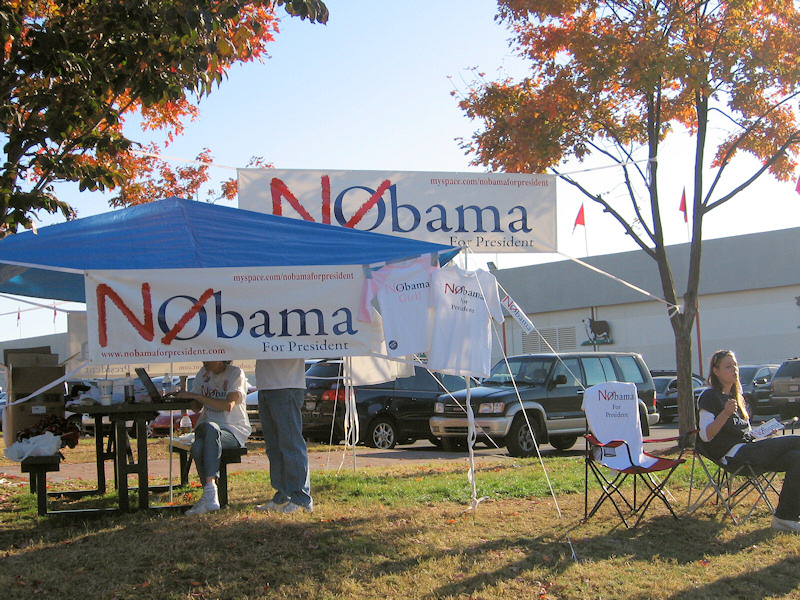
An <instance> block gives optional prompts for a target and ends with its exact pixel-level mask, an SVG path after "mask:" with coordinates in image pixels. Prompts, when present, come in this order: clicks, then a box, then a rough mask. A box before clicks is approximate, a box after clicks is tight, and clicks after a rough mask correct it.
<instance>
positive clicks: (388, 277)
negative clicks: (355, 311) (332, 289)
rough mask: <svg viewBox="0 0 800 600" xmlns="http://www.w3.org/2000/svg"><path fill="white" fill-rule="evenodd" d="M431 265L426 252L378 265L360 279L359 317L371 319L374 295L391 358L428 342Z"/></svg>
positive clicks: (420, 349) (424, 348)
mask: <svg viewBox="0 0 800 600" xmlns="http://www.w3.org/2000/svg"><path fill="white" fill-rule="evenodd" d="M434 270H436V267H434V266H432V265H431V258H430V256H429V255H426V256H421V257H420V258H418V259H417V260H415V261H413V262H411V263H408V264H392V265H386V266H385V267H381V268H380V269H378V270H377V271H374V272H373V273H372V276H371V277H370V278H368V279H366V280H365V281H364V293H363V295H362V302H361V311H360V312H359V316H358V318H359V320H360V321H364V322H371V321H372V317H371V315H370V311H369V308H370V303H371V302H372V300H373V298H377V299H378V306H379V307H380V314H381V317H382V318H383V335H384V338H385V339H386V352H387V354H388V355H389V356H391V357H392V358H397V357H400V356H406V355H408V354H415V353H419V352H426V351H427V350H428V345H429V343H430V331H431V323H432V321H433V318H432V310H431V307H430V306H431V304H430V289H431V273H432V272H433V271H434Z"/></svg>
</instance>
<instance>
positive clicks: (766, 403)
mask: <svg viewBox="0 0 800 600" xmlns="http://www.w3.org/2000/svg"><path fill="white" fill-rule="evenodd" d="M778 367H780V365H739V381H740V382H741V384H742V395H743V396H744V399H745V402H747V405H748V406H749V407H750V409H749V411H750V414H751V415H752V416H763V415H776V414H779V413H780V410H779V409H778V408H777V407H776V406H775V405H774V404H773V402H772V400H771V398H770V393H771V383H772V377H773V376H774V375H775V373H777V372H778Z"/></svg>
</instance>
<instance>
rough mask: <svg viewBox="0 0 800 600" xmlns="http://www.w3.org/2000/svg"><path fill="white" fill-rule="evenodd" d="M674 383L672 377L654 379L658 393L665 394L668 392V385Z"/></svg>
mask: <svg viewBox="0 0 800 600" xmlns="http://www.w3.org/2000/svg"><path fill="white" fill-rule="evenodd" d="M670 381H672V377H653V383H654V384H655V385H656V392H657V393H659V394H663V393H664V392H666V391H667V385H669V382H670Z"/></svg>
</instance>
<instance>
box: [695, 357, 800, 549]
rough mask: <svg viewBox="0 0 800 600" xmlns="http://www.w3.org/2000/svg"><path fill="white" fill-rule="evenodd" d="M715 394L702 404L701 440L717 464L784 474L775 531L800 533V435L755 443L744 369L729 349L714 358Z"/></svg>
mask: <svg viewBox="0 0 800 600" xmlns="http://www.w3.org/2000/svg"><path fill="white" fill-rule="evenodd" d="M708 382H709V385H710V386H711V387H710V389H708V390H706V391H705V392H703V394H702V395H701V396H700V399H699V400H698V402H697V404H698V408H699V409H700V439H702V440H703V441H704V442H706V448H707V450H708V453H709V454H710V455H711V457H712V458H714V460H716V461H718V462H720V463H722V464H725V465H730V466H736V465H737V464H742V463H750V464H751V465H752V466H753V467H754V468H756V469H762V470H765V471H775V472H785V473H786V476H785V477H784V480H783V487H782V488H781V493H780V498H779V500H778V506H777V508H776V509H775V516H774V517H773V518H772V527H773V529H777V530H779V531H789V532H792V533H800V523H798V518H800V436H795V435H784V436H777V437H770V438H765V439H762V440H758V441H755V440H753V439H752V436H750V415H748V413H747V407H746V405H745V403H744V399H743V398H742V386H741V384H740V383H739V366H738V364H737V362H736V356H735V355H734V353H733V352H731V351H730V350H719V351H717V352H715V353H714V355H713V356H712V357H711V364H710V365H709V377H708Z"/></svg>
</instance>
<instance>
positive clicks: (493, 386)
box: [430, 352, 659, 456]
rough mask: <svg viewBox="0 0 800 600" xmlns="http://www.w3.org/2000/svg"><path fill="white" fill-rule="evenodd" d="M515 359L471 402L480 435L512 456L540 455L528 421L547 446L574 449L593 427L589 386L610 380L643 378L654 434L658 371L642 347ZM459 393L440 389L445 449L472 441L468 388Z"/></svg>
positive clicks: (643, 404) (645, 422)
mask: <svg viewBox="0 0 800 600" xmlns="http://www.w3.org/2000/svg"><path fill="white" fill-rule="evenodd" d="M507 361H508V364H506V361H501V362H499V363H497V364H496V365H495V366H494V368H493V369H492V372H491V374H490V376H489V377H488V378H487V379H485V380H484V381H483V383H482V384H481V385H480V386H478V387H476V388H473V389H472V390H471V404H472V410H473V412H474V414H475V425H476V428H477V430H478V439H482V440H487V439H488V438H491V440H492V441H494V443H496V444H497V445H498V446H506V447H507V448H508V451H509V453H510V454H511V455H512V456H534V455H535V454H536V444H535V443H534V437H533V436H532V435H531V431H530V428H529V427H528V421H530V423H531V425H532V426H533V427H534V428H535V430H536V436H535V440H536V442H538V443H539V444H540V445H541V444H544V443H547V442H549V443H550V444H551V445H552V446H554V447H555V448H557V449H559V450H566V449H569V448H571V447H572V446H573V445H574V444H575V442H576V441H577V439H578V436H579V435H582V434H583V433H585V432H586V417H585V415H584V413H583V410H582V409H581V403H582V400H583V390H585V389H586V388H588V387H590V386H592V385H595V384H597V383H602V382H604V381H624V382H628V383H634V384H636V389H637V393H638V395H639V400H640V402H639V410H640V420H641V426H642V432H643V433H644V435H648V434H649V432H650V425H653V424H655V423H657V422H658V418H659V415H658V412H657V411H656V405H655V395H656V394H655V386H654V384H653V378H652V377H651V376H650V372H649V371H648V370H647V365H646V364H645V362H644V360H643V359H642V357H641V356H640V355H639V354H634V353H623V352H571V353H563V354H558V355H556V354H528V355H522V356H511V357H508V359H507ZM515 386H516V389H515ZM516 390H519V398H520V399H521V401H522V402H521V403H520V401H519V400H518V398H517V392H516ZM453 396H454V397H453V398H451V397H449V396H447V395H443V396H440V398H439V401H438V402H437V403H436V405H435V411H436V414H435V415H434V416H433V417H432V418H431V420H430V427H431V432H432V433H433V435H435V436H437V437H440V438H441V439H442V444H443V446H444V448H445V449H449V450H458V449H462V448H464V447H465V445H466V435H467V416H466V414H465V408H464V403H465V402H466V390H462V391H460V392H456V393H455V394H453ZM523 407H524V411H525V412H524V413H523ZM526 414H527V417H528V420H527V421H526V419H525V415H526Z"/></svg>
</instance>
